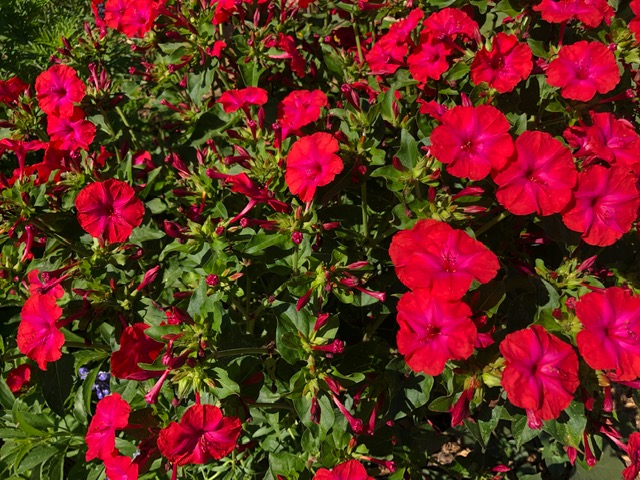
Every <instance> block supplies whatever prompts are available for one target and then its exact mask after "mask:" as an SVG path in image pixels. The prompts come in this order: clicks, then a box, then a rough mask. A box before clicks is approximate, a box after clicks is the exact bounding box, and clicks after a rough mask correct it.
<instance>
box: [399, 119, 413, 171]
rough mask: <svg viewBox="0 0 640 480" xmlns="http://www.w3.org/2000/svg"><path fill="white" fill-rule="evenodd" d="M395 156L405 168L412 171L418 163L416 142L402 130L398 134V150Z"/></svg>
mask: <svg viewBox="0 0 640 480" xmlns="http://www.w3.org/2000/svg"><path fill="white" fill-rule="evenodd" d="M396 156H397V157H398V158H399V159H400V161H401V162H402V165H404V166H405V167H406V168H410V169H413V167H415V166H416V164H417V163H418V142H416V139H415V138H413V136H412V135H411V134H410V133H409V132H408V131H407V130H405V129H404V128H403V129H402V132H401V133H400V150H398V153H397V154H396Z"/></svg>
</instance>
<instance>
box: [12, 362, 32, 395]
mask: <svg viewBox="0 0 640 480" xmlns="http://www.w3.org/2000/svg"><path fill="white" fill-rule="evenodd" d="M30 380H31V365H28V364H26V363H23V364H22V365H18V366H17V367H16V368H12V369H11V370H9V373H7V386H8V387H9V390H11V392H12V393H14V394H15V393H19V392H20V390H22V387H24V386H26V385H27V384H28V383H29V381H30Z"/></svg>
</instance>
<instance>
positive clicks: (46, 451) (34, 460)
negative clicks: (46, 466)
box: [17, 445, 58, 472]
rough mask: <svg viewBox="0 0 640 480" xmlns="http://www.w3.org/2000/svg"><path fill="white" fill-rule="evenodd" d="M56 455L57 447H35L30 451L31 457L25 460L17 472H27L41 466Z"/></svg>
mask: <svg viewBox="0 0 640 480" xmlns="http://www.w3.org/2000/svg"><path fill="white" fill-rule="evenodd" d="M56 453H58V449H57V448H56V447H52V446H46V445H45V446H39V447H35V448H34V449H32V450H30V451H29V455H27V456H26V457H25V458H24V460H23V461H22V463H21V464H20V467H19V468H18V469H17V471H18V472H25V471H27V470H31V469H32V468H34V467H35V466H36V465H40V464H41V463H44V462H46V461H47V460H49V459H50V458H51V457H53V456H54V455H55V454H56Z"/></svg>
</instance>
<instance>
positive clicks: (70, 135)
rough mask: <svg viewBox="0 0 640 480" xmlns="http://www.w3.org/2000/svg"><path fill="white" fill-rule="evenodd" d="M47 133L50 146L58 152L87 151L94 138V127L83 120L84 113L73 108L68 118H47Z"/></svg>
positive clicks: (50, 116) (51, 116)
mask: <svg viewBox="0 0 640 480" xmlns="http://www.w3.org/2000/svg"><path fill="white" fill-rule="evenodd" d="M47 133H48V134H49V137H50V138H51V145H52V146H53V147H54V148H57V149H58V150H69V151H70V150H76V149H78V148H81V149H82V150H89V145H91V142H93V139H94V138H95V136H96V126H95V125H94V124H93V123H91V122H90V121H89V120H85V118H84V112H83V111H82V110H80V109H79V108H78V107H75V109H74V110H73V113H72V114H71V115H70V116H69V117H55V116H53V115H49V117H47Z"/></svg>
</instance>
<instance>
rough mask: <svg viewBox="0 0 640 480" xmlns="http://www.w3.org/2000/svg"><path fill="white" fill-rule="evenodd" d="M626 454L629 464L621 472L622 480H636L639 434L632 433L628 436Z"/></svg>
mask: <svg viewBox="0 0 640 480" xmlns="http://www.w3.org/2000/svg"><path fill="white" fill-rule="evenodd" d="M627 454H628V455H629V459H630V460H631V464H630V465H629V466H628V467H627V468H625V469H624V470H623V472H622V476H623V477H624V480H636V478H638V474H639V473H640V432H633V433H632V434H631V435H629V443H628V444H627Z"/></svg>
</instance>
